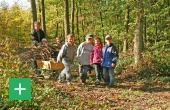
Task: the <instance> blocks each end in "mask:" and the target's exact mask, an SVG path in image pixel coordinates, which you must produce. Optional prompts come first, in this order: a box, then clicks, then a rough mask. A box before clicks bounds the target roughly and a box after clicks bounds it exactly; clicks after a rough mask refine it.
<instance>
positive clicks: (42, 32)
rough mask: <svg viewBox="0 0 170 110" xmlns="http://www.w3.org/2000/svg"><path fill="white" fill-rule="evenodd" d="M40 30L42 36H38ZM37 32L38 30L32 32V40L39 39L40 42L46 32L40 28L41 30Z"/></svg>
mask: <svg viewBox="0 0 170 110" xmlns="http://www.w3.org/2000/svg"><path fill="white" fill-rule="evenodd" d="M38 32H39V34H40V35H39V36H40V38H39V37H38ZM38 32H36V30H34V31H33V33H32V34H31V35H32V40H33V41H37V42H38V43H40V42H41V41H42V39H43V38H45V34H44V31H43V30H41V29H39V31H38Z"/></svg>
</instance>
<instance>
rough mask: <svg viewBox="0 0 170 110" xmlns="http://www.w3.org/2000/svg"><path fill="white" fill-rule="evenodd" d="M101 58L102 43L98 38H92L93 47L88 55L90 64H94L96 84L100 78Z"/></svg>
mask: <svg viewBox="0 0 170 110" xmlns="http://www.w3.org/2000/svg"><path fill="white" fill-rule="evenodd" d="M101 58H102V43H101V39H100V38H99V37H95V38H94V47H93V50H92V52H91V54H90V63H91V65H93V64H94V69H95V74H96V82H95V83H96V84H100V81H101V78H102V76H103V75H102V66H101Z"/></svg>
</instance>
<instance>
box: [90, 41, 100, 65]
mask: <svg viewBox="0 0 170 110" xmlns="http://www.w3.org/2000/svg"><path fill="white" fill-rule="evenodd" d="M101 58H102V45H101V44H99V45H94V46H93V50H92V52H91V54H90V63H93V64H94V63H101Z"/></svg>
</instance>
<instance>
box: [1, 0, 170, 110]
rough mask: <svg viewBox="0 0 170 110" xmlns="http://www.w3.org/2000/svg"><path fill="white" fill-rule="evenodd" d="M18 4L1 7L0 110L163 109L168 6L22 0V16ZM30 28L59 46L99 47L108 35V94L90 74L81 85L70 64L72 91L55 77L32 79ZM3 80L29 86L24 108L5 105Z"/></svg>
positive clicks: (168, 72) (130, 0) (169, 62)
mask: <svg viewBox="0 0 170 110" xmlns="http://www.w3.org/2000/svg"><path fill="white" fill-rule="evenodd" d="M18 1H20V0H18ZM18 1H16V2H15V4H13V5H12V6H11V7H10V6H9V5H8V3H6V2H5V1H2V2H0V16H1V17H0V21H1V22H0V109H2V110H63V109H64V110H65V109H68V110H73V109H74V110H98V109H99V110H169V109H170V0H29V1H28V2H30V7H28V8H23V7H21V6H20V5H19V4H18ZM34 21H40V22H41V28H42V30H43V31H44V32H45V35H46V39H47V40H48V42H54V41H55V38H56V37H59V38H61V39H62V41H63V43H64V42H65V37H66V36H67V35H68V34H70V33H72V34H73V35H75V36H76V39H75V43H76V45H77V46H78V45H79V44H80V43H81V42H83V41H85V36H86V35H87V34H89V33H92V34H93V35H94V36H97V37H99V38H101V40H102V43H103V45H105V36H106V35H107V34H110V35H112V36H113V42H114V44H115V46H116V48H117V49H118V52H119V59H118V62H117V66H116V68H115V70H114V71H115V72H114V74H115V86H114V87H113V88H108V87H105V86H103V85H95V83H94V82H95V73H94V70H92V73H91V74H88V84H87V85H80V84H79V77H78V76H79V75H78V63H77V61H76V59H75V61H74V64H72V66H71V75H72V82H73V83H72V86H67V85H65V84H57V76H55V77H50V78H49V77H44V78H37V77H35V76H34V73H33V59H32V47H31V32H32V30H33V23H34ZM44 72H47V73H48V74H52V73H51V71H50V70H49V71H44ZM9 78H31V89H32V91H31V100H9Z"/></svg>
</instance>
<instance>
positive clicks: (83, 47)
mask: <svg viewBox="0 0 170 110" xmlns="http://www.w3.org/2000/svg"><path fill="white" fill-rule="evenodd" d="M85 39H86V41H85V42H82V43H81V44H80V45H79V46H78V49H77V58H78V62H79V75H80V80H81V83H83V84H84V83H86V79H87V72H88V70H89V66H90V53H91V52H92V49H93V45H92V43H93V35H92V34H87V35H86V38H85Z"/></svg>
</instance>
